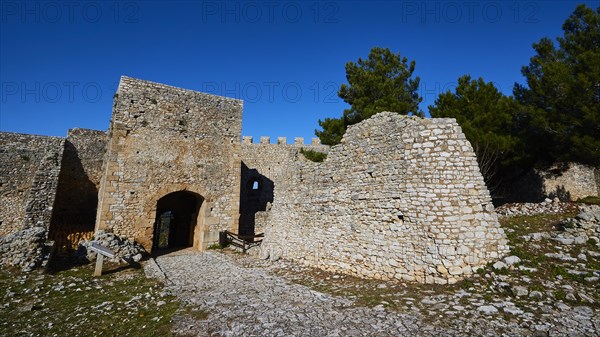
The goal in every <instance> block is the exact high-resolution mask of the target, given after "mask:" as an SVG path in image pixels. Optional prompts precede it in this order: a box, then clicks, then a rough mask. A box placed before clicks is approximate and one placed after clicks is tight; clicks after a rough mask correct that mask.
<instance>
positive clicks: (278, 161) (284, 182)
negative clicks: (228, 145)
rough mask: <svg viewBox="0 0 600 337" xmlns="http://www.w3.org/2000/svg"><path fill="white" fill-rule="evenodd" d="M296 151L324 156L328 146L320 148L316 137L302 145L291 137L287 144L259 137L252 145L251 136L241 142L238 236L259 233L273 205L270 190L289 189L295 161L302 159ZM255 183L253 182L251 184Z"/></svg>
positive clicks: (301, 142)
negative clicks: (290, 142) (315, 152)
mask: <svg viewBox="0 0 600 337" xmlns="http://www.w3.org/2000/svg"><path fill="white" fill-rule="evenodd" d="M300 149H307V150H309V149H310V150H314V151H318V152H323V153H327V152H328V151H329V146H327V145H321V143H320V141H319V139H318V138H316V139H313V140H312V142H311V143H310V144H304V139H303V138H295V139H294V144H287V143H286V138H284V137H279V138H278V139H277V144H271V142H270V138H269V137H261V139H260V143H253V142H252V137H244V141H243V142H242V170H241V182H240V234H243V235H253V234H258V233H262V232H263V231H264V227H265V225H266V222H267V219H268V210H269V209H270V207H271V205H272V204H273V197H274V191H275V190H276V189H281V190H285V189H288V188H290V186H288V185H289V183H290V182H291V181H292V176H293V174H294V170H295V169H296V162H298V161H301V160H306V159H304V156H303V155H302V154H300ZM255 182H256V183H255Z"/></svg>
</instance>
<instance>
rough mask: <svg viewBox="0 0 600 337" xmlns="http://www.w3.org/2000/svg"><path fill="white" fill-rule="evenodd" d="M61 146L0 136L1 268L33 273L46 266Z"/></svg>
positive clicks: (60, 142) (53, 140) (42, 140)
mask: <svg viewBox="0 0 600 337" xmlns="http://www.w3.org/2000/svg"><path fill="white" fill-rule="evenodd" d="M64 142H65V141H64V139H62V138H57V137H45V136H34V135H23V134H15V133H4V132H2V133H0V163H1V164H0V265H12V266H20V267H22V268H23V269H25V270H31V269H33V268H35V267H37V266H39V265H41V264H43V263H44V261H47V257H48V253H49V251H50V249H48V247H46V246H45V241H46V238H47V236H48V228H49V226H50V218H51V216H52V212H53V205H54V201H55V196H56V189H57V186H58V176H59V172H60V169H61V160H62V155H63V149H64Z"/></svg>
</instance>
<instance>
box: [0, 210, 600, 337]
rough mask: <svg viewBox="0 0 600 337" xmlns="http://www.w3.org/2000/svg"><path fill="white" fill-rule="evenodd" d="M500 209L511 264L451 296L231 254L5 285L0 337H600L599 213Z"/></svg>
mask: <svg viewBox="0 0 600 337" xmlns="http://www.w3.org/2000/svg"><path fill="white" fill-rule="evenodd" d="M580 207H581V205H574V204H567V203H560V202H558V201H551V200H549V201H546V202H544V203H541V204H515V205H508V206H504V207H501V208H499V210H498V212H499V213H500V214H501V215H502V216H501V224H502V226H503V228H504V229H505V231H506V233H507V236H508V239H509V241H510V246H511V254H510V256H508V257H506V258H504V259H503V260H501V261H497V262H495V263H493V264H490V265H489V266H487V267H486V268H484V269H482V270H480V271H479V273H478V274H476V275H474V276H473V277H471V278H469V279H466V280H464V281H462V282H459V283H457V284H454V285H451V286H439V285H438V286H436V285H417V284H409V283H395V282H384V281H376V280H362V279H357V278H354V277H349V276H345V275H339V274H332V273H327V272H323V271H320V270H317V269H313V268H307V267H302V266H298V265H296V264H294V263H292V262H290V261H285V260H279V261H276V262H272V261H264V260H260V259H257V258H254V257H251V256H248V255H242V254H240V253H237V252H235V251H232V250H227V249H226V250H222V251H208V252H205V253H197V252H193V251H179V252H175V253H172V254H168V255H164V256H161V257H158V258H157V259H156V260H154V259H150V260H147V261H145V262H143V265H144V268H143V269H144V272H145V273H146V275H147V276H149V277H150V278H144V277H142V276H141V274H140V273H141V270H136V269H132V268H124V269H122V270H121V269H118V268H117V269H114V270H113V271H111V272H110V273H109V274H108V275H104V276H102V277H101V278H92V277H91V269H92V267H93V266H89V265H88V266H84V267H77V268H75V269H70V270H68V271H64V272H57V273H53V274H36V273H29V274H18V276H12V277H11V276H10V275H9V274H8V273H6V272H5V271H3V272H2V273H1V275H0V276H1V277H0V303H1V304H0V335H3V336H4V335H6V336H14V335H19V336H20V335H23V336H26V335H44V336H52V335H55V336H63V335H86V333H87V332H90V331H93V332H94V333H93V334H92V335H106V336H111V335H123V334H127V335H131V336H137V335H140V336H142V335H144V336H148V335H161V336H162V335H169V334H173V335H184V336H407V335H416V336H465V335H477V336H501V335H504V336H599V335H600V332H599V331H600V291H599V290H600V282H599V277H600V247H599V245H598V242H599V240H598V237H599V236H600V207H599V206H593V207H591V206H585V207H583V208H582V209H581V210H580V209H579V208H580Z"/></svg>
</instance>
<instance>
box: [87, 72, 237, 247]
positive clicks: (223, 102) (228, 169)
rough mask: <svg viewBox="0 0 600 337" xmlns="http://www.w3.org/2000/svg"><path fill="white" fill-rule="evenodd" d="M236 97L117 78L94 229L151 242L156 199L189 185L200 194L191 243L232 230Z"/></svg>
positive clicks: (234, 223) (198, 244) (234, 218)
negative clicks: (222, 231) (200, 202)
mask: <svg viewBox="0 0 600 337" xmlns="http://www.w3.org/2000/svg"><path fill="white" fill-rule="evenodd" d="M241 118H242V102H241V101H240V100H236V99H230V98H224V97H219V96H214V95H208V94H203V93H199V92H195V91H191V90H184V89H179V88H175V87H170V86H166V85H162V84H158V83H153V82H148V81H142V80H137V79H132V78H129V77H122V78H121V82H120V84H119V88H118V91H117V94H116V97H115V101H114V107H113V119H112V121H111V127H110V130H109V142H108V145H107V156H106V163H105V167H104V172H103V175H102V182H101V187H100V193H99V208H98V213H97V218H96V229H105V230H110V231H113V232H114V233H115V234H117V235H124V236H127V237H129V238H133V239H135V240H137V241H138V242H140V243H141V244H142V245H143V246H144V247H145V248H146V249H148V250H149V249H151V247H152V242H153V231H154V227H153V226H154V223H155V220H156V219H155V218H156V208H157V202H158V200H159V199H160V198H162V197H164V196H165V195H167V194H170V193H172V192H177V191H189V192H192V193H194V195H197V196H198V198H200V199H201V200H202V205H201V208H200V210H199V214H198V217H197V224H196V225H195V231H194V233H193V236H194V246H195V247H197V248H205V246H206V245H207V244H208V243H210V242H216V241H218V238H219V235H218V233H219V231H220V230H225V229H229V230H236V231H237V225H238V222H237V221H238V217H239V213H238V209H239V185H240V173H239V171H240V146H241V145H240V135H241Z"/></svg>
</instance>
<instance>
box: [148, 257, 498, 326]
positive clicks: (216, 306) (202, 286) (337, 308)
mask: <svg viewBox="0 0 600 337" xmlns="http://www.w3.org/2000/svg"><path fill="white" fill-rule="evenodd" d="M156 263H157V265H158V266H159V268H160V269H161V270H162V272H164V274H165V276H166V288H167V290H168V291H169V292H171V293H173V294H174V295H176V296H177V297H179V298H180V299H181V300H183V301H184V302H186V303H188V304H191V305H192V306H194V307H199V308H201V309H203V310H207V311H208V312H209V318H208V320H207V321H205V322H203V323H204V324H200V325H199V324H195V323H194V322H192V321H190V320H187V321H185V322H184V323H181V322H180V323H179V324H176V326H177V332H179V333H186V334H189V335H207V334H208V335H211V336H415V335H418V336H456V335H464V332H461V331H456V330H452V329H449V328H448V327H436V326H435V325H430V324H426V323H424V320H423V317H422V316H421V315H420V314H419V313H410V314H401V313H397V312H388V311H387V310H385V309H384V308H383V307H382V306H377V307H375V308H366V307H358V306H355V305H354V304H353V302H352V301H351V300H349V299H345V298H342V297H333V296H330V295H327V294H323V293H319V292H316V291H314V290H311V289H309V288H307V287H305V286H302V285H298V284H293V283H290V282H288V281H286V280H285V279H283V278H281V277H278V276H275V275H272V274H270V273H269V272H267V271H266V270H264V269H259V268H244V267H242V266H240V265H239V264H237V263H236V262H235V261H234V260H233V259H231V258H230V257H229V256H227V255H223V254H220V253H215V252H206V253H188V254H183V255H175V256H172V255H171V256H162V257H159V258H157V260H156ZM478 321H479V320H478ZM182 324H183V325H186V326H182ZM433 324H435V323H433ZM480 325H490V324H488V323H486V320H485V319H482V320H481V321H479V322H475V324H474V325H473V324H469V326H468V330H469V333H471V334H472V333H475V334H477V335H490V336H495V335H497V334H496V333H495V332H494V331H493V330H495V329H494V328H493V327H492V326H487V327H483V326H480ZM461 330H462V329H461Z"/></svg>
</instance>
